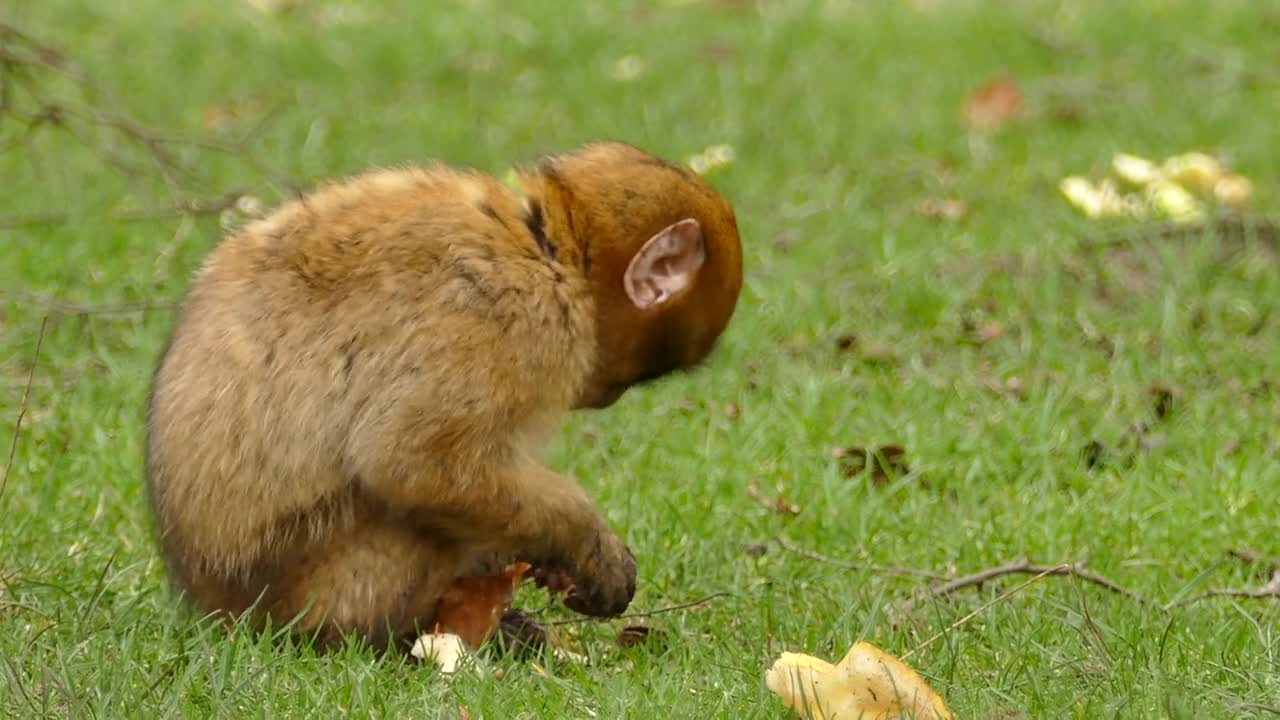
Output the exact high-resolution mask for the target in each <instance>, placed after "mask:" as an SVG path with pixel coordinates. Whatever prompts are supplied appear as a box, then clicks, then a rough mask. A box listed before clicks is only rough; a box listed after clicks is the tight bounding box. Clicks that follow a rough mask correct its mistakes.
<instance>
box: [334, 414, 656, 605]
mask: <svg viewBox="0 0 1280 720" xmlns="http://www.w3.org/2000/svg"><path fill="white" fill-rule="evenodd" d="M389 437H397V438H401V440H400V441H399V442H397V443H394V444H389V443H386V442H385V440H383V439H382V438H389ZM465 438H466V435H465V434H462V435H460V434H459V432H458V431H453V432H451V431H448V430H447V429H446V428H438V429H437V432H428V433H412V432H409V431H408V430H407V429H404V428H401V429H400V430H399V431H391V430H389V429H388V430H386V431H384V432H378V431H376V430H373V429H372V428H370V429H369V430H368V431H365V432H362V433H358V434H357V435H356V436H355V437H353V440H354V441H355V444H353V446H352V448H353V450H354V452H353V454H352V460H353V461H354V462H353V464H352V468H351V469H352V471H353V472H354V475H355V477H357V478H358V481H359V482H360V483H361V485H362V486H363V487H364V488H365V490H366V491H368V492H369V493H370V494H372V495H373V496H374V497H376V498H378V499H379V500H381V501H382V502H383V503H385V504H386V505H387V506H388V507H390V508H392V509H393V510H395V511H397V512H399V513H403V514H405V515H406V516H407V517H410V518H412V520H413V521H414V522H415V523H416V524H419V525H421V526H423V527H425V528H430V529H431V530H433V531H434V532H439V533H443V534H445V535H447V536H448V537H450V538H451V539H452V540H453V541H454V542H456V543H458V544H459V545H463V546H467V547H491V548H494V549H495V550H497V551H499V552H501V553H503V554H509V555H510V556H511V557H513V558H514V559H517V560H523V561H527V562H529V563H531V564H533V565H534V566H535V567H537V568H539V569H544V570H550V571H556V572H563V573H566V574H568V576H569V577H571V578H572V579H573V586H574V587H573V590H572V592H571V593H570V595H569V597H568V598H566V601H565V603H566V605H567V606H568V607H570V608H571V609H573V610H576V611H578V612H582V613H585V614H589V615H599V616H609V615H616V614H618V613H620V612H622V611H623V610H625V609H626V607H627V605H628V604H629V603H630V601H631V598H632V596H633V595H634V594H635V571H636V569H635V560H634V559H633V557H632V555H631V552H630V550H629V549H628V548H627V547H626V545H625V544H624V543H623V542H622V541H621V540H620V539H619V538H618V537H617V535H615V534H614V533H613V532H612V531H611V530H610V529H609V527H608V524H607V523H606V521H605V519H604V517H603V516H602V515H601V514H600V512H599V511H598V509H597V508H596V505H595V503H594V502H593V501H592V500H591V498H590V497H589V496H588V495H587V493H586V492H585V491H584V490H583V489H582V487H581V486H579V485H578V483H577V482H575V481H574V480H572V479H570V478H567V477H565V476H563V475H560V474H558V473H556V472H554V471H552V470H550V469H548V468H546V467H545V466H543V465H542V464H540V463H539V462H537V461H536V460H535V459H534V458H532V457H531V456H530V455H529V454H528V453H527V452H526V451H524V450H523V449H522V448H521V447H519V446H518V445H512V444H504V443H494V444H485V445H475V446H471V445H470V444H469V443H468V442H466V439H465Z"/></svg>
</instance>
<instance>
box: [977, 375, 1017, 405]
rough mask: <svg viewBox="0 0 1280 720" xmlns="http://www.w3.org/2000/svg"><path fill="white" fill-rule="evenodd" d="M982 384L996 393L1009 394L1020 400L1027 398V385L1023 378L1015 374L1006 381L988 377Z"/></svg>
mask: <svg viewBox="0 0 1280 720" xmlns="http://www.w3.org/2000/svg"><path fill="white" fill-rule="evenodd" d="M982 386H983V387H984V388H986V389H987V391H989V392H992V393H995V394H996V395H1009V396H1011V397H1014V398H1017V399H1018V400H1026V399H1027V389H1026V385H1025V383H1023V382H1022V378H1020V377H1018V376H1017V375H1013V376H1011V377H1009V378H1007V379H1005V380H1004V381H1000V380H995V379H993V378H988V379H986V380H984V381H982Z"/></svg>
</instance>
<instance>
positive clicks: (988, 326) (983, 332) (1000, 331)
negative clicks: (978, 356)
mask: <svg viewBox="0 0 1280 720" xmlns="http://www.w3.org/2000/svg"><path fill="white" fill-rule="evenodd" d="M973 337H974V339H976V340H977V341H978V342H983V343H986V342H991V341H992V340H998V339H1000V338H1002V337H1004V324H1003V323H1001V322H999V321H998V320H992V321H991V322H985V323H983V324H981V325H979V326H978V327H977V328H975V329H974V331H973Z"/></svg>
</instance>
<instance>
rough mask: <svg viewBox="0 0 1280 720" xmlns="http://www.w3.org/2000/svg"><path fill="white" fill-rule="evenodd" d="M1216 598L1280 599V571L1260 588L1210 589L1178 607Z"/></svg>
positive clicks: (1180, 603)
mask: <svg viewBox="0 0 1280 720" xmlns="http://www.w3.org/2000/svg"><path fill="white" fill-rule="evenodd" d="M1216 597H1233V598H1245V599H1249V600H1268V599H1271V598H1280V570H1274V571H1272V573H1271V580H1270V581H1269V582H1268V583H1267V584H1266V585H1263V586H1262V587H1260V588H1257V589H1252V590H1251V589H1249V588H1210V589H1209V590H1205V591H1204V592H1202V593H1200V594H1199V595H1195V596H1193V597H1189V598H1187V599H1186V600H1183V601H1182V602H1179V603H1178V605H1180V606H1181V605H1191V604H1192V603H1198V602H1200V601H1201V600H1208V599H1210V598H1216Z"/></svg>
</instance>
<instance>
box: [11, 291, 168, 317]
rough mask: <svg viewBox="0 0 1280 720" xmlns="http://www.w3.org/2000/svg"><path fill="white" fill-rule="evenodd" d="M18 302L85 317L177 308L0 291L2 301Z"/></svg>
mask: <svg viewBox="0 0 1280 720" xmlns="http://www.w3.org/2000/svg"><path fill="white" fill-rule="evenodd" d="M4 299H9V300H17V301H19V302H23V303H30V304H32V305H39V306H40V307H41V308H42V309H43V310H44V311H45V312H47V313H49V314H52V315H67V316H71V317H84V316H87V315H124V314H130V313H146V312H151V311H153V310H159V311H167V310H173V309H175V308H177V303H176V302H122V303H107V304H102V305H94V304H88V303H76V302H70V301H67V300H63V299H61V298H56V297H51V296H48V295H39V294H37V293H29V292H22V291H15V292H9V291H0V300H4Z"/></svg>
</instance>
